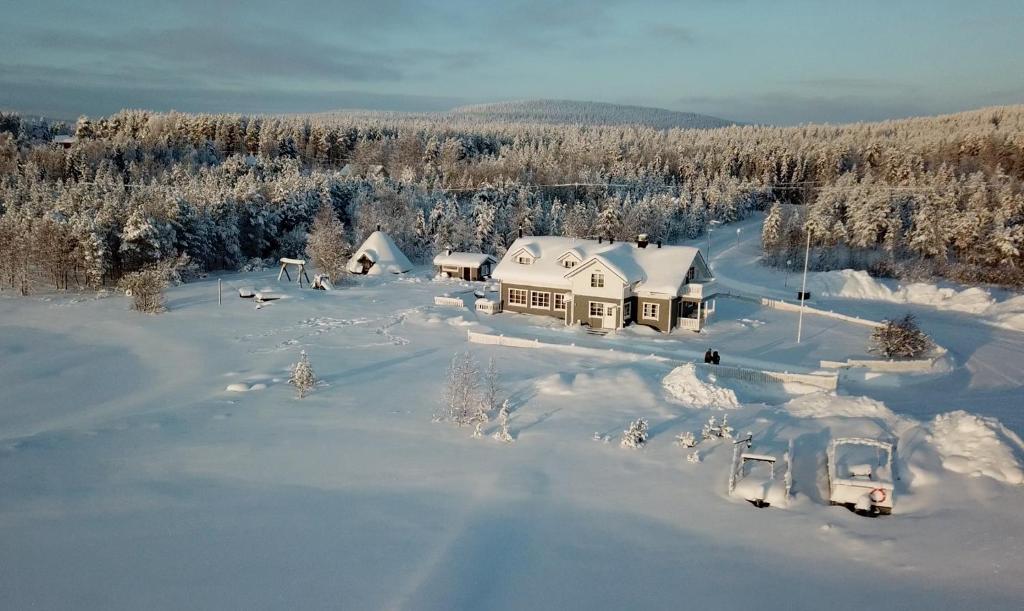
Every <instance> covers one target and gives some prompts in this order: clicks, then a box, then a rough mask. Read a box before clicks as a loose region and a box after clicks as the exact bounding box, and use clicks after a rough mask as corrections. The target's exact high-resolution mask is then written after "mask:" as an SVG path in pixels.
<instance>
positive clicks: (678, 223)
mask: <svg viewBox="0 0 1024 611" xmlns="http://www.w3.org/2000/svg"><path fill="white" fill-rule="evenodd" d="M59 133H73V134H74V135H75V136H76V137H77V140H76V142H75V143H74V144H73V146H71V148H69V149H64V148H62V147H60V146H57V145H54V144H53V143H52V142H51V140H52V138H53V136H54V135H55V134H59ZM1022 180H1024V106H1014V107H1000V108H990V109H983V110H978V111H972V112H966V113H960V114H956V115H949V116H942V117H934V118H918V119H910V120H900V121H888V122H884V123H874V124H854V125H845V126H825V125H809V126H802V127H793V128H775V127H757V126H730V127H723V128H719V129H712V130H697V129H692V130H678V129H673V130H655V129H651V128H645V127H639V126H605V127H599V126H581V125H549V124H531V123H510V122H494V123H488V122H482V121H479V120H476V121H460V120H458V119H454V118H449V119H429V118H423V117H403V116H401V115H393V116H375V117H368V116H358V115H352V116H346V115H317V116H283V117H279V116H237V115H188V114H180V113H168V114H159V113H151V112H146V111H124V112H121V113H118V114H116V115H113V116H110V117H105V118H91V119H90V118H85V117H83V118H81V119H80V120H79V121H78V123H77V125H75V126H66V125H63V124H60V123H50V122H47V121H45V120H39V119H30V118H26V117H20V116H17V115H12V114H0V274H2V276H0V278H2V285H3V286H4V287H5V288H6V287H15V288H17V289H19V290H21V291H22V292H24V293H28V292H30V291H31V290H32V289H33V284H34V283H39V282H40V281H41V279H46V280H48V281H49V282H50V283H52V286H54V287H56V288H58V289H61V288H69V287H74V286H93V287H97V286H102V285H104V284H109V283H112V282H115V281H116V280H117V279H118V278H120V276H122V275H123V274H125V273H127V272H130V271H133V270H137V269H140V268H142V267H145V266H147V265H149V264H152V263H155V262H158V261H165V260H168V259H170V258H180V257H181V255H187V257H188V259H189V260H190V261H191V262H192V264H194V265H197V266H199V267H201V268H204V269H207V270H211V269H237V268H242V267H243V266H246V265H253V264H254V263H256V260H260V261H262V260H264V259H266V258H271V257H277V256H295V255H296V254H298V253H301V252H303V251H304V249H305V242H306V239H307V233H308V230H309V227H310V224H311V222H312V220H313V218H314V217H315V215H316V213H317V211H318V209H319V208H320V206H321V204H329V205H330V206H331V207H333V209H334V211H335V212H336V214H337V216H338V218H339V219H340V221H341V222H342V223H344V226H345V227H346V230H347V231H348V232H349V234H350V235H349V236H348V237H349V238H350V239H351V240H352V241H353V242H356V243H357V242H358V241H359V240H361V239H362V238H364V237H365V236H366V235H367V234H368V233H369V232H370V231H372V230H373V229H374V228H375V227H376V226H377V225H378V224H379V225H382V226H384V227H385V228H386V229H387V231H388V232H389V233H390V234H391V236H392V237H393V238H394V239H395V241H396V242H397V243H398V244H399V246H400V247H401V248H402V249H403V250H404V251H405V252H406V253H408V254H409V255H410V257H413V258H414V259H420V260H425V259H426V258H427V257H428V256H429V255H431V254H432V253H434V252H436V251H438V250H440V249H441V248H443V247H446V246H451V247H453V248H456V249H472V250H481V251H484V252H490V253H495V254H498V255H500V254H503V252H504V249H505V248H507V246H508V245H509V244H510V243H511V241H512V240H513V239H514V238H515V237H516V235H517V233H518V229H519V228H520V227H522V229H523V230H524V231H525V232H527V233H534V234H559V235H572V236H588V235H596V234H604V235H610V236H615V237H617V238H629V237H631V236H633V235H635V234H637V233H648V234H649V235H651V236H652V239H662V240H666V241H675V240H681V239H685V238H693V237H696V236H698V235H700V234H701V233H703V232H704V231H705V230H706V228H707V224H708V222H709V221H711V220H718V221H723V222H730V221H735V220H739V219H741V218H743V217H744V216H746V215H747V214H748V213H750V212H751V211H753V210H769V215H768V217H767V222H766V224H765V235H764V250H765V253H766V255H767V257H766V260H768V261H769V262H774V263H776V264H785V263H786V261H791V262H792V263H791V265H794V266H795V265H797V261H796V259H800V261H799V262H800V263H801V264H802V247H803V244H804V238H805V235H806V234H805V233H804V232H805V231H806V230H807V229H808V228H809V229H810V231H811V244H812V246H813V247H814V258H813V261H812V265H813V266H814V267H815V268H818V269H826V268H830V267H836V266H854V267H860V268H867V269H871V270H873V271H875V272H877V273H880V274H887V275H908V274H916V275H921V274H931V275H940V276H946V277H950V278H955V279H962V280H966V279H970V280H971V281H974V282H978V281H983V282H994V283H1001V284H1007V285H1021V284H1024V272H1022V267H1024V258H1022V255H1021V252H1022V248H1024V193H1022ZM796 251H799V255H801V256H799V257H798V256H796V255H795V253H796Z"/></svg>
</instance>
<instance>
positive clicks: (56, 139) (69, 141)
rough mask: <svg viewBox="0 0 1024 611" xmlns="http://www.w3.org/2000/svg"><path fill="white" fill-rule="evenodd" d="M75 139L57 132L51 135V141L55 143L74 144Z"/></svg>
mask: <svg viewBox="0 0 1024 611" xmlns="http://www.w3.org/2000/svg"><path fill="white" fill-rule="evenodd" d="M77 140H78V138H75V137H74V136H68V135H66V134H58V135H56V136H54V137H53V141H54V143H56V144H74V143H75V142H76V141H77Z"/></svg>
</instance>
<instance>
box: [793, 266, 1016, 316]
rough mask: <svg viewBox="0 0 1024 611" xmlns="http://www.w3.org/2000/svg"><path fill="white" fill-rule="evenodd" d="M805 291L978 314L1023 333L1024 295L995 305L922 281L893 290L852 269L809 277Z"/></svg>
mask: <svg viewBox="0 0 1024 611" xmlns="http://www.w3.org/2000/svg"><path fill="white" fill-rule="evenodd" d="M807 288H808V290H810V291H811V292H812V294H818V295H821V296H822V297H845V298H848V299H873V300H876V301H890V302H893V303H908V304H915V305H924V306H930V307H933V308H936V309H939V310H951V311H954V312H966V313H968V314H979V315H981V316H983V317H984V318H985V319H987V320H988V322H990V323H992V324H994V325H997V326H1000V327H1004V328H1007V329H1014V330H1017V331H1024V295H1022V296H1017V297H1013V298H1011V299H1007V300H1005V301H1002V302H997V301H996V299H995V298H994V297H992V294H991V293H990V292H989V291H988V290H986V289H982V288H978V287H970V288H966V289H963V290H957V289H955V288H950V287H939V286H936V285H934V284H927V283H924V282H914V283H911V284H908V285H906V286H902V285H897V287H896V288H895V289H893V288H890V287H889V286H888V285H887V284H886V283H884V282H883V281H881V280H879V279H877V278H873V277H872V276H871V275H870V274H868V273H867V272H865V271H857V270H852V269H843V270H837V271H831V272H816V273H814V274H810V275H809V276H808V278H807Z"/></svg>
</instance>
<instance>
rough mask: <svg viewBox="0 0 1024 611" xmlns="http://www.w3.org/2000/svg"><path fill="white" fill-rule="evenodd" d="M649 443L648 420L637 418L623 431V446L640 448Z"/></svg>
mask: <svg viewBox="0 0 1024 611" xmlns="http://www.w3.org/2000/svg"><path fill="white" fill-rule="evenodd" d="M645 443H647V421H646V420H644V419H643V418H637V419H636V420H634V421H633V423H632V424H630V425H629V429H627V430H625V431H623V432H622V444H621V445H622V447H624V448H639V447H641V446H643V445H644V444H645Z"/></svg>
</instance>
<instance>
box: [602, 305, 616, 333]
mask: <svg viewBox="0 0 1024 611" xmlns="http://www.w3.org/2000/svg"><path fill="white" fill-rule="evenodd" d="M601 328H602V329H618V328H619V306H613V305H610V306H605V308H604V320H603V321H602V322H601Z"/></svg>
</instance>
